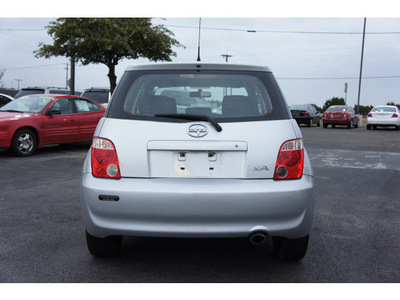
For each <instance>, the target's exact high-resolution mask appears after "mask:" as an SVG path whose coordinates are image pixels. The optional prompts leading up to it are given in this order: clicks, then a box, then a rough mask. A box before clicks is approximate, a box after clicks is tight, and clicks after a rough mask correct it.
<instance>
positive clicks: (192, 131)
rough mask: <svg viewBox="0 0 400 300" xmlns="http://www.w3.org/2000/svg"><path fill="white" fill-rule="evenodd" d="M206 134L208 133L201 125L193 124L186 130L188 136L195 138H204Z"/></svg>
mask: <svg viewBox="0 0 400 300" xmlns="http://www.w3.org/2000/svg"><path fill="white" fill-rule="evenodd" d="M207 133H208V129H207V127H206V126H204V125H201V124H194V125H192V126H190V127H189V129H188V135H190V136H192V137H195V138H200V137H203V136H206V135H207Z"/></svg>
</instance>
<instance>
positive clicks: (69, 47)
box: [34, 18, 183, 92]
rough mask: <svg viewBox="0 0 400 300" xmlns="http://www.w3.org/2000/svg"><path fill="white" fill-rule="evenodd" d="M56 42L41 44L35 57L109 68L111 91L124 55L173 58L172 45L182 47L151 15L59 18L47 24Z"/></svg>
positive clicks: (169, 59)
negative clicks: (137, 16)
mask: <svg viewBox="0 0 400 300" xmlns="http://www.w3.org/2000/svg"><path fill="white" fill-rule="evenodd" d="M46 28H47V33H48V34H49V35H51V36H52V38H53V44H52V45H46V44H44V43H40V44H39V49H38V50H36V51H34V53H35V57H45V58H50V57H51V56H66V57H71V58H73V59H76V60H77V61H80V62H81V63H82V64H83V65H88V64H90V63H94V64H98V63H101V64H104V65H106V66H107V67H108V74H107V76H108V78H109V81H110V89H111V92H113V91H114V89H115V87H116V84H117V76H116V75H115V66H116V65H117V64H118V62H119V61H120V60H122V59H124V58H127V59H138V58H140V57H143V58H147V59H149V60H150V61H171V56H176V53H175V52H173V51H172V47H173V46H176V47H183V46H182V45H181V44H180V43H179V42H178V41H177V40H176V39H174V38H173V36H174V34H173V33H172V32H171V31H170V30H168V29H167V28H165V27H164V26H163V25H153V24H152V23H151V18H59V19H57V20H56V21H52V22H50V24H49V25H48V26H47V27H46Z"/></svg>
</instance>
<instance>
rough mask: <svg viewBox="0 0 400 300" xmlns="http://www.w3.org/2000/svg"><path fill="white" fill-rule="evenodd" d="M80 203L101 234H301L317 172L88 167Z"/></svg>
mask: <svg viewBox="0 0 400 300" xmlns="http://www.w3.org/2000/svg"><path fill="white" fill-rule="evenodd" d="M100 195H108V196H118V198H119V200H118V201H113V200H115V198H113V199H112V200H111V199H108V200H111V201H104V200H99V196H100ZM101 198H102V197H101ZM81 203H82V211H83V218H84V222H85V226H86V230H87V231H88V232H89V233H90V234H92V235H94V236H97V237H106V236H109V235H131V236H152V237H247V236H248V235H249V234H250V233H252V232H255V231H264V232H265V233H267V234H269V235H271V236H285V237H288V238H299V237H303V236H305V235H308V234H309V231H310V229H311V224H312V219H313V212H314V178H313V177H312V176H308V175H303V177H302V178H301V179H299V180H287V181H280V182H278V181H273V180H242V179H161V178H153V179H134V178H122V179H120V180H107V179H99V178H95V177H93V176H92V175H91V174H90V173H85V174H83V176H82V188H81Z"/></svg>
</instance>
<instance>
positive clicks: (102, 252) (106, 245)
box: [86, 231, 122, 257]
mask: <svg viewBox="0 0 400 300" xmlns="http://www.w3.org/2000/svg"><path fill="white" fill-rule="evenodd" d="M86 244H87V247H88V249H89V252H90V254H92V255H93V256H96V257H112V256H117V255H119V254H120V253H121V249H122V236H108V237H105V238H98V237H95V236H93V235H91V234H90V233H88V232H87V231H86Z"/></svg>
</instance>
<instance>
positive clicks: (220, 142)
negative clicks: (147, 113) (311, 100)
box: [99, 119, 298, 179]
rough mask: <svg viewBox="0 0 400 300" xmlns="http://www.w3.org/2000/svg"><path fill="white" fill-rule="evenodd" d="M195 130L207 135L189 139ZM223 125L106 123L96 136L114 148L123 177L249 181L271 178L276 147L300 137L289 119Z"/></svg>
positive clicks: (203, 123)
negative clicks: (248, 179) (192, 129)
mask: <svg viewBox="0 0 400 300" xmlns="http://www.w3.org/2000/svg"><path fill="white" fill-rule="evenodd" d="M193 126H199V127H200V126H201V127H202V128H205V129H206V130H207V131H208V134H207V135H206V136H204V137H202V138H196V137H192V136H190V135H189V134H188V131H189V128H191V127H192V128H193ZM221 126H222V128H223V130H222V131H221V132H217V131H216V130H215V128H214V127H213V126H212V125H211V124H209V123H207V122H185V123H171V122H148V121H136V120H116V119H105V120H104V124H103V126H102V130H101V132H100V133H99V137H106V138H107V139H109V140H111V141H112V142H113V143H114V145H115V148H116V151H117V155H118V159H119V164H120V166H121V167H120V168H121V176H122V177H134V178H253V179H256V178H257V179H265V178H273V176H274V170H275V164H276V160H277V156H278V153H279V150H280V147H281V146H282V144H283V143H284V142H285V141H287V140H291V139H296V138H298V136H296V133H295V130H294V129H293V126H294V125H293V124H292V121H291V120H282V121H267V122H266V121H263V122H246V123H223V124H221ZM262 133H264V134H262Z"/></svg>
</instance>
